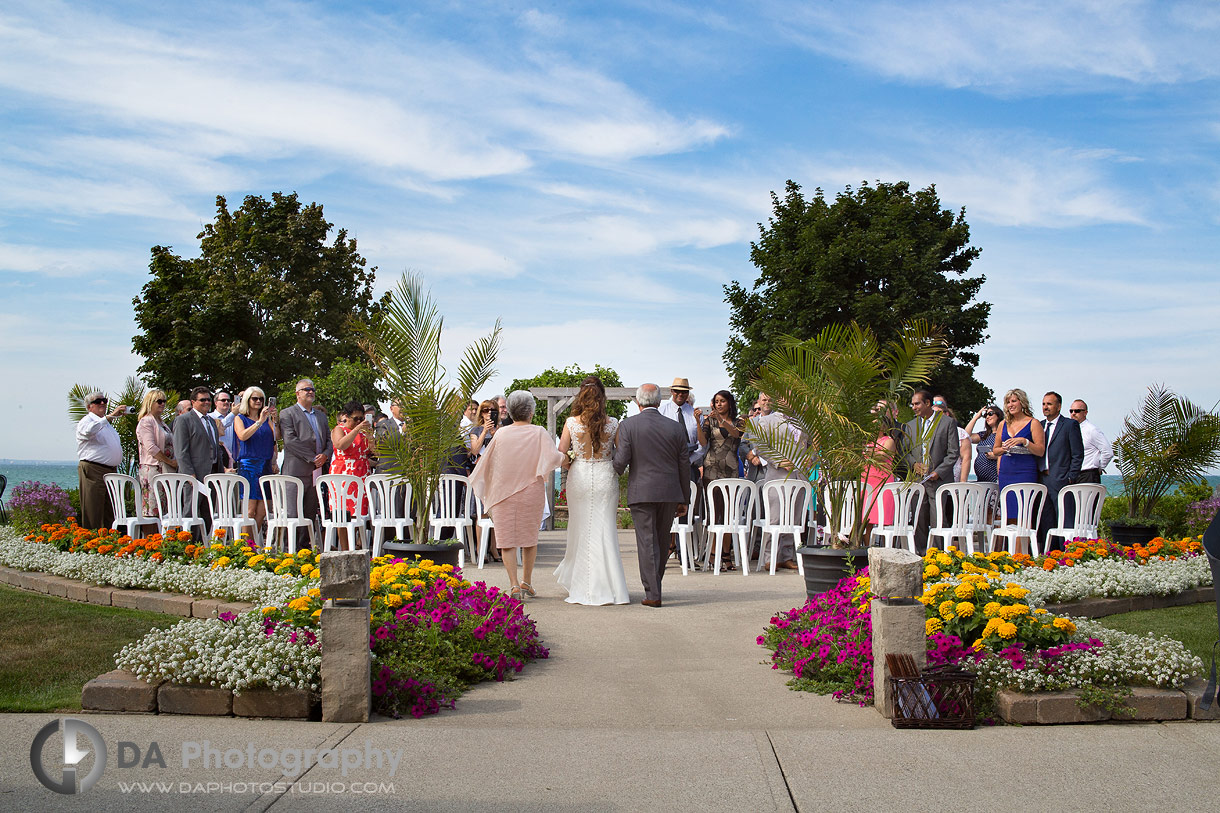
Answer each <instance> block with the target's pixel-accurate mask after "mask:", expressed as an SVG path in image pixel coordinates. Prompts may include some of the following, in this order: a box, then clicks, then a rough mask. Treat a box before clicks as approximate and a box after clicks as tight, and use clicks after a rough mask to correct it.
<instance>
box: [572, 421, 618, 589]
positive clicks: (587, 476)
mask: <svg viewBox="0 0 1220 813" xmlns="http://www.w3.org/2000/svg"><path fill="white" fill-rule="evenodd" d="M608 420H609V425H608V426H607V427H606V429H607V435H608V437H609V439H610V440H609V441H608V442H607V443H605V444H603V445H602V448H601V450H600V452H599V453H598V455H597V457H596V458H595V457H594V456H593V446H592V444H591V443H590V441H589V437H588V432H587V431H586V430H585V426H584V424H583V423H581V422H580V420H579V419H577V418H568V420H567V423H566V424H565V426H566V427H567V429H568V434H569V435H570V436H571V438H572V450H573V451H574V452H575V453H576V459H575V460H573V461H572V467H571V468H570V469H568V483H567V487H566V491H567V495H568V547H567V550H566V551H565V553H564V556H563V561H562V562H560V563H559V566H558V567H556V568H555V576H556V578H557V579H558V580H559V583H560V584H561V585H563V587H564V588H565V589H566V590H567V591H568V598H567V599H566V600H567V601H568V602H569V603H571V604H589V605H599V604H629V603H630V601H631V599H630V598H629V597H628V595H627V579H626V577H625V576H624V575H623V557H622V555H621V554H620V553H619V549H618V522H617V519H618V475H616V474H615V473H614V465H613V463H612V462H611V458H613V456H614V442H613V441H614V437H615V435H616V434H617V433H618V421H617V420H615V419H614V418H610V419H608Z"/></svg>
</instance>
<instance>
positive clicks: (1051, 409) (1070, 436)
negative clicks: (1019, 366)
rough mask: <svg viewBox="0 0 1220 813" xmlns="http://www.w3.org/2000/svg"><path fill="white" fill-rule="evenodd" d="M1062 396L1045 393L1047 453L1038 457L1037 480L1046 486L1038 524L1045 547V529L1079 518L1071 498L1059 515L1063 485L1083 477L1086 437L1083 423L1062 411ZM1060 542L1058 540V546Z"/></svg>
mask: <svg viewBox="0 0 1220 813" xmlns="http://www.w3.org/2000/svg"><path fill="white" fill-rule="evenodd" d="M1062 410H1063V397H1062V396H1061V395H1060V394H1059V393H1057V392H1048V393H1047V394H1046V395H1044V396H1042V414H1043V415H1045V416H1046V417H1045V418H1044V419H1043V421H1042V431H1043V434H1044V435H1045V437H1046V454H1045V455H1043V456H1042V457H1041V458H1040V459H1039V460H1038V470H1039V474H1038V480H1039V481H1040V482H1041V483H1042V485H1044V486H1046V502H1044V503H1043V504H1042V520H1041V521H1040V522H1039V523H1038V541H1039V542H1040V543H1042V546H1043V549H1044V550H1045V547H1046V532H1047V531H1049V530H1050V529H1051V528H1057V527H1066V526H1069V525H1071V523H1072V522H1073V521H1074V520H1075V519H1076V506H1075V505H1073V504H1072V503H1071V501H1070V500H1069V501H1068V504H1067V505H1065V506H1064V507H1063V509H1064V515H1063V516H1062V517H1061V516H1059V492H1060V490H1062V489H1063V487H1064V486H1067V485H1071V484H1072V483H1075V482H1076V481H1077V480H1078V479H1080V467H1081V464H1082V463H1084V440H1083V438H1082V437H1081V435H1080V424H1078V423H1076V421H1074V420H1072V419H1071V418H1068V417H1066V416H1064V415H1063V414H1062ZM1060 544H1061V543H1059V542H1058V541H1057V542H1056V546H1059V545H1060Z"/></svg>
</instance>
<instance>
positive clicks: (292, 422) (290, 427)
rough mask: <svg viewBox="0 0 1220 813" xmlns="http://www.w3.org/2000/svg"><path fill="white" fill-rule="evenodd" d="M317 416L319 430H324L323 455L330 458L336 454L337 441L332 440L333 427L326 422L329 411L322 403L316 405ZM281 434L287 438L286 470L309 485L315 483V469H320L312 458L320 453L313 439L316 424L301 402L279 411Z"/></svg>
mask: <svg viewBox="0 0 1220 813" xmlns="http://www.w3.org/2000/svg"><path fill="white" fill-rule="evenodd" d="M313 411H314V417H315V418H317V420H318V430H319V431H320V432H322V454H324V455H326V459H327V460H330V456H331V455H332V454H333V453H334V451H335V448H334V444H332V443H331V440H330V427H329V425H328V424H327V422H326V410H324V409H322V407H320V406H315V407H314V408H313ZM280 433H281V435H282V436H283V438H284V469H283V473H284V474H287V475H289V476H290V477H299V478H300V479H301V481H302V482H304V483H305V485H306V486H307V487H309V488H312V486H313V472H314V469H315V468H317V467H316V466H315V465H314V464H313V459H314V457H315V456H317V454H318V448H317V445H316V443H315V441H314V433H313V424H311V423H310V422H309V416H308V415H306V414H305V410H303V409H301V405H300V404H293V405H292V406H290V407H288V408H287V409H285V410H284V411H283V412H281V413H280Z"/></svg>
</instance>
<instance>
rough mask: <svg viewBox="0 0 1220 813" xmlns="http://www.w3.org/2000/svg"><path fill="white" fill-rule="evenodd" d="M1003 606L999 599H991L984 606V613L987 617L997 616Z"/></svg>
mask: <svg viewBox="0 0 1220 813" xmlns="http://www.w3.org/2000/svg"><path fill="white" fill-rule="evenodd" d="M1003 607H1004V605H1003V604H1001V603H1000V602H998V601H989V602H987V603H986V604H985V605H984V606H983V615H984V616H985V617H987V618H995V617H996V616H997V615H999V614H1000V610H1001V609H1003Z"/></svg>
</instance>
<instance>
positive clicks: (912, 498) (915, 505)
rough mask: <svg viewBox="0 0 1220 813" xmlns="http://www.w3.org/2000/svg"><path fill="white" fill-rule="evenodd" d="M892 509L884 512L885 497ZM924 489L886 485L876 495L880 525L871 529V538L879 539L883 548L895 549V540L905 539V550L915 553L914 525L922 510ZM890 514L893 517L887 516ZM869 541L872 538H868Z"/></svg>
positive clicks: (918, 486) (904, 485)
mask: <svg viewBox="0 0 1220 813" xmlns="http://www.w3.org/2000/svg"><path fill="white" fill-rule="evenodd" d="M887 495H888V496H889V502H891V503H892V507H891V508H890V509H889V511H887V510H886V502H887V500H886V497H887ZM923 498H924V488H923V486H921V485H920V484H919V483H886V484H885V485H884V486H883V487H882V488H881V493H880V495H878V498H877V499H878V500H880V503H881V507H880V509H879V510H878V512H877V517H878V519H880V520H881V523H880V524H879V525H877V526H875V527H874V528H873V533H872V536H879V537H881V544H882V545H884V546H885V547H890V548H892V547H895V544H894V542H895V540H897V539H898V538H899V537H905V538H906V541H907V550H909V551H910V552H911V553H914V552H915V524H916V522H917V521H918V519H919V511H920V509H922V508H923ZM889 513H892V514H893V516H888V517H887V514H889ZM869 538H870V540H871V539H872V537H869Z"/></svg>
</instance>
